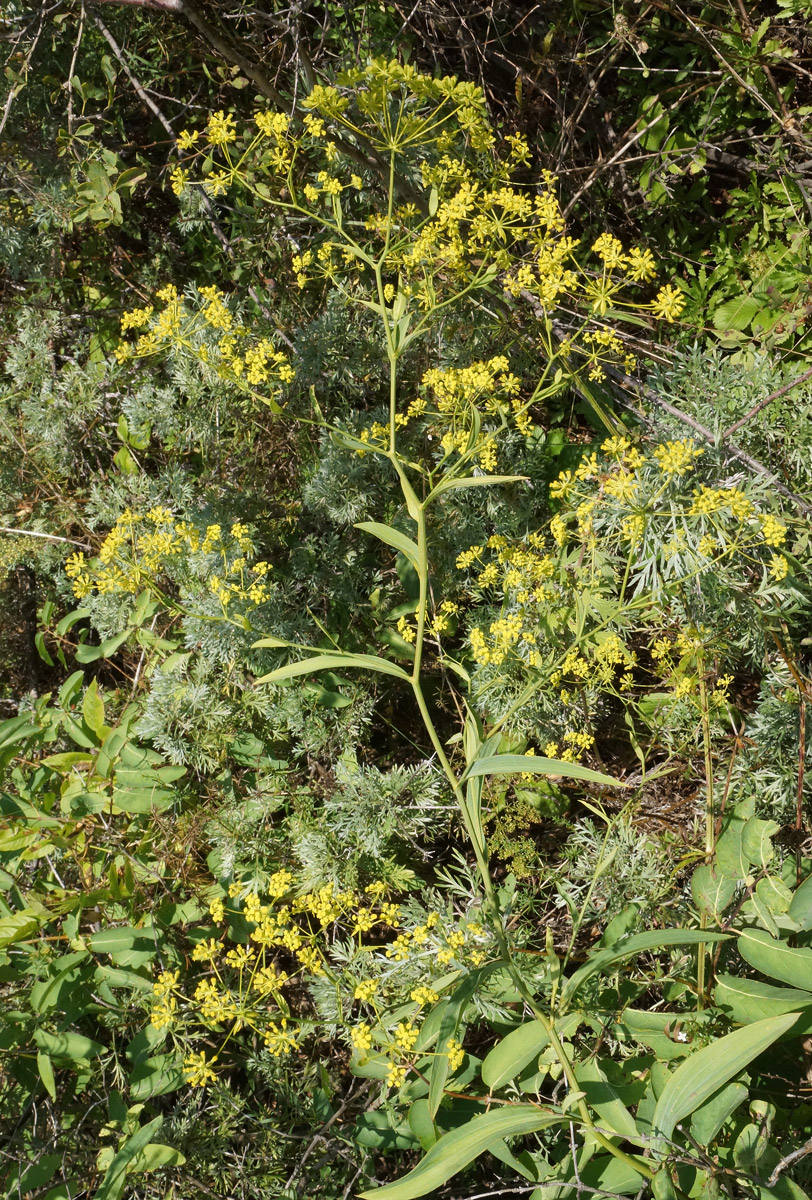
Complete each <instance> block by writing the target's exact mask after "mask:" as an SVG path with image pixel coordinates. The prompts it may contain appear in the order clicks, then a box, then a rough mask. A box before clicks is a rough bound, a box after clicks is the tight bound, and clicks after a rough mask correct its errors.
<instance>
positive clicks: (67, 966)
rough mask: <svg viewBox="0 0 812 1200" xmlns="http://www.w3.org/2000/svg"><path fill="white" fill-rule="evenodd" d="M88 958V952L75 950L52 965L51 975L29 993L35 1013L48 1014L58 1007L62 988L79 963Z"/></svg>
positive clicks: (39, 982)
mask: <svg viewBox="0 0 812 1200" xmlns="http://www.w3.org/2000/svg"><path fill="white" fill-rule="evenodd" d="M88 957H89V955H88V952H87V950H75V951H74V952H73V953H72V954H63V955H62V956H61V957H60V958H57V959H55V960H54V961H53V962H51V963H50V965H49V971H50V972H51V974H50V975H49V976H48V977H47V978H45V979H39V980H37V982H36V983H35V984H33V985H32V987H31V991H30V992H29V1001H30V1004H31V1007H32V1009H33V1010H34V1012H35V1013H38V1014H39V1013H44V1012H47V1011H48V1009H50V1008H53V1007H54V1006H55V1005H56V1003H57V1001H58V1000H59V994H60V992H61V991H62V988H63V987H64V985H65V984H66V983H67V982H68V979H69V978H70V977H71V976H72V975H73V972H74V971H75V970H76V968H77V966H78V965H79V963H80V962H84V961H85V959H87V958H88Z"/></svg>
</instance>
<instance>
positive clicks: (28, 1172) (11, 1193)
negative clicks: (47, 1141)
mask: <svg viewBox="0 0 812 1200" xmlns="http://www.w3.org/2000/svg"><path fill="white" fill-rule="evenodd" d="M64 1161H65V1157H64V1154H42V1155H38V1156H37V1161H36V1162H35V1163H32V1164H31V1166H30V1167H28V1168H26V1169H25V1170H23V1164H22V1163H20V1164H19V1165H18V1167H17V1171H12V1174H11V1175H9V1176H6V1179H5V1186H6V1190H5V1192H4V1193H3V1196H4V1200H12V1198H19V1197H20V1196H27V1195H29V1194H30V1193H33V1192H34V1191H38V1190H39V1189H40V1188H42V1187H44V1186H45V1184H46V1183H49V1182H50V1181H51V1180H52V1179H53V1177H54V1175H56V1172H57V1170H58V1168H59V1167H61V1166H63V1165H64ZM20 1171H22V1174H18V1172H20ZM58 1191H59V1189H58V1188H52V1189H51V1191H49V1192H48V1196H53V1197H56V1193H57V1192H58ZM63 1197H64V1200H70V1197H69V1194H68V1191H67V1190H65V1191H64V1192H63Z"/></svg>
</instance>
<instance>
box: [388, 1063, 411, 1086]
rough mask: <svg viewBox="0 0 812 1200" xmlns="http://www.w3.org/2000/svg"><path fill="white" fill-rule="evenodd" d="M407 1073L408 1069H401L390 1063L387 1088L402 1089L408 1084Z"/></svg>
mask: <svg viewBox="0 0 812 1200" xmlns="http://www.w3.org/2000/svg"><path fill="white" fill-rule="evenodd" d="M407 1073H408V1068H407V1067H401V1066H398V1065H397V1064H396V1063H390V1064H389V1069H388V1071H387V1072H386V1086H387V1087H390V1088H396V1087H401V1086H402V1085H403V1084H404V1083H405V1082H406V1075H407Z"/></svg>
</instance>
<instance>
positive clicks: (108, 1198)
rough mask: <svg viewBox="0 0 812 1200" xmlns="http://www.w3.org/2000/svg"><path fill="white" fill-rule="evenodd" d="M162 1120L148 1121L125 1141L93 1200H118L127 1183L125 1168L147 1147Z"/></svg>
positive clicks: (157, 1118)
mask: <svg viewBox="0 0 812 1200" xmlns="http://www.w3.org/2000/svg"><path fill="white" fill-rule="evenodd" d="M163 1120H164V1119H163V1117H156V1118H155V1119H154V1121H150V1123H149V1124H148V1125H144V1126H143V1128H141V1129H139V1130H138V1132H137V1133H134V1134H133V1136H132V1137H131V1138H128V1139H127V1141H126V1142H125V1143H124V1145H123V1146H122V1147H121V1149H120V1150H119V1151H118V1153H117V1154H116V1156H115V1158H114V1159H113V1161H112V1162H111V1163H110V1166H109V1167H108V1168H107V1172H106V1174H105V1176H104V1179H103V1180H102V1183H101V1187H100V1188H99V1189H98V1191H97V1192H96V1193H95V1196H94V1198H93V1200H119V1197H120V1196H121V1194H122V1193H123V1191H124V1185H125V1183H126V1182H127V1167H128V1166H129V1164H130V1163H131V1162H132V1160H133V1159H134V1158H135V1156H136V1155H137V1154H139V1153H140V1152H141V1151H142V1150H143V1149H144V1147H145V1146H148V1145H149V1143H150V1142H151V1140H152V1135H153V1133H157V1131H158V1130H159V1129H160V1127H161V1125H163Z"/></svg>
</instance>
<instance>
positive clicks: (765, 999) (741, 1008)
mask: <svg viewBox="0 0 812 1200" xmlns="http://www.w3.org/2000/svg"><path fill="white" fill-rule="evenodd" d="M713 995H714V1001H715V1003H716V1004H717V1005H718V1006H719V1007H720V1008H723V1009H725V1010H726V1011H727V1012H728V1013H729V1015H730V1017H731V1019H732V1020H734V1021H737V1022H739V1023H740V1024H742V1025H749V1024H752V1023H753V1022H754V1021H761V1020H763V1019H764V1018H765V1017H778V1016H782V1015H783V1014H784V1013H786V1012H798V1011H802V1010H803V1009H805V1008H808V1007H810V1006H812V992H805V991H801V990H800V989H799V988H791V987H789V988H784V987H775V985H774V984H772V983H763V982H762V981H761V980H760V979H743V978H741V977H740V976H738V975H720V976H719V977H718V979H717V981H716V988H715V990H714V993H713Z"/></svg>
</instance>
